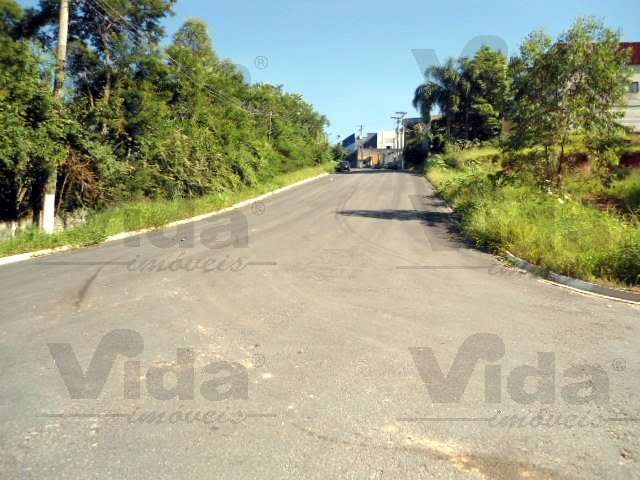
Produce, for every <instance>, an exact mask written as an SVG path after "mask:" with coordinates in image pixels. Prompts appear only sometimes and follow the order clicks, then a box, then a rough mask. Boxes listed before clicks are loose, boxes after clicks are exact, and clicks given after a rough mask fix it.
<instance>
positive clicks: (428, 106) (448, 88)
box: [413, 59, 462, 136]
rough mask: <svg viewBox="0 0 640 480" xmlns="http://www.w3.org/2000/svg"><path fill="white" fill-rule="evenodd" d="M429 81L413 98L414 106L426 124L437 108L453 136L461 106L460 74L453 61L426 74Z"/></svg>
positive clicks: (449, 133)
mask: <svg viewBox="0 0 640 480" xmlns="http://www.w3.org/2000/svg"><path fill="white" fill-rule="evenodd" d="M425 76H426V78H427V81H426V82H425V83H423V84H422V85H420V86H419V87H418V88H417V89H416V91H415V93H414V96H413V106H414V107H415V108H417V109H418V110H419V111H420V113H421V115H422V118H423V119H424V120H425V122H427V123H430V122H431V112H432V110H433V108H434V107H435V106H437V107H438V108H439V109H440V111H441V112H442V114H443V115H444V116H445V119H446V124H447V127H446V128H447V134H448V135H449V136H451V134H452V126H453V122H454V118H455V115H456V114H457V113H458V108H459V105H460V90H461V87H460V83H461V81H462V79H461V77H460V73H459V71H458V68H457V66H456V63H455V62H454V60H453V59H449V60H447V62H446V63H445V64H444V65H442V66H433V67H430V68H428V69H427V71H426V72H425Z"/></svg>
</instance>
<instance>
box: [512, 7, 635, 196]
mask: <svg viewBox="0 0 640 480" xmlns="http://www.w3.org/2000/svg"><path fill="white" fill-rule="evenodd" d="M619 45H620V33H619V32H616V31H613V30H611V29H608V28H605V27H604V26H603V24H602V23H601V22H599V21H597V20H594V19H590V18H587V19H579V20H577V21H576V23H575V24H574V25H573V27H572V28H571V29H570V30H569V31H568V32H566V33H564V34H562V35H561V36H560V38H559V39H558V41H557V42H554V41H553V40H552V39H551V38H550V37H549V36H548V35H546V34H544V33H542V32H536V33H534V34H532V35H530V36H529V38H528V39H527V40H526V41H525V42H524V44H523V46H522V48H521V55H520V58H518V59H516V60H514V61H513V62H512V66H511V69H512V72H513V79H514V80H513V82H514V104H513V112H512V121H513V124H514V128H513V132H512V135H511V137H510V142H509V146H510V148H511V149H512V150H514V149H520V148H523V147H535V146H538V145H541V146H542V149H543V153H542V156H541V158H542V160H543V162H544V172H545V177H546V180H547V181H548V182H553V183H554V184H555V185H556V186H558V187H559V186H560V185H561V183H562V174H563V170H564V167H565V165H566V162H567V146H568V145H569V143H570V142H571V141H572V139H575V138H582V139H584V140H585V141H586V146H587V148H589V150H590V152H591V153H592V154H595V155H596V158H599V159H600V160H601V161H603V162H605V163H606V165H603V166H601V168H604V169H605V170H608V169H609V168H610V164H611V162H612V160H613V158H614V157H615V156H613V155H611V154H610V153H611V147H612V145H613V144H614V143H615V141H614V140H615V138H616V136H617V135H618V134H619V133H620V131H621V127H620V126H619V125H618V123H617V121H618V120H619V118H620V116H621V114H620V113H618V112H617V111H616V108H615V107H617V106H619V105H621V104H622V102H623V99H624V93H625V89H626V87H627V85H628V81H629V74H630V71H629V67H628V63H629V56H628V52H625V51H623V50H621V49H620V46H619Z"/></svg>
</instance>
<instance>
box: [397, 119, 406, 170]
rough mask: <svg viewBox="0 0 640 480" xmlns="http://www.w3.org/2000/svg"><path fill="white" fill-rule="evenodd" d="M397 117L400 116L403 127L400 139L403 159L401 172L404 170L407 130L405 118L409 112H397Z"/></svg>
mask: <svg viewBox="0 0 640 480" xmlns="http://www.w3.org/2000/svg"><path fill="white" fill-rule="evenodd" d="M396 115H400V122H402V125H401V137H400V138H401V139H400V155H401V158H402V164H401V166H400V169H401V170H404V134H405V129H404V117H406V116H407V112H396Z"/></svg>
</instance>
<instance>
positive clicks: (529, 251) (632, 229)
mask: <svg viewBox="0 0 640 480" xmlns="http://www.w3.org/2000/svg"><path fill="white" fill-rule="evenodd" d="M505 160H506V157H503V156H502V154H501V153H500V151H499V150H497V149H495V148H493V147H485V148H481V149H470V150H466V151H463V152H450V153H448V154H443V155H437V156H435V157H434V158H432V159H431V161H430V162H429V167H428V171H427V176H428V178H429V180H430V181H431V182H432V183H433V184H434V185H435V186H436V187H437V188H438V190H439V192H440V193H441V194H442V195H443V196H444V197H445V198H446V199H447V200H448V201H450V202H451V203H452V204H453V205H454V207H455V208H456V210H457V211H459V212H460V213H462V214H463V215H462V218H463V219H462V227H463V229H464V230H465V231H466V233H467V234H469V235H470V237H472V238H473V239H475V241H476V242H478V244H480V245H483V246H488V247H491V248H495V249H498V250H504V249H506V250H509V251H511V252H512V253H513V254H515V255H518V256H520V257H522V258H526V259H527V260H529V261H531V262H533V263H535V264H537V265H540V266H541V267H544V268H547V269H549V270H552V271H555V272H558V273H563V274H565V275H571V276H576V277H579V278H583V279H586V280H589V281H605V282H608V283H613V284H618V285H620V284H622V285H638V284H640V216H639V215H638V212H640V172H631V171H629V170H623V169H621V170H618V171H617V172H616V178H617V179H616V180H615V181H614V182H613V183H612V184H611V186H610V187H604V186H602V184H601V183H600V182H598V181H596V180H594V178H593V176H591V175H590V174H585V173H580V172H575V173H574V174H573V175H572V176H571V178H570V179H568V180H567V182H566V183H565V188H564V190H563V192H562V193H559V192H556V191H554V190H551V189H549V190H546V191H545V190H542V189H540V188H539V187H538V186H536V185H532V184H531V183H530V182H528V181H527V180H526V179H523V177H522V176H521V175H519V174H518V173H514V172H509V171H508V170H505V169H504V168H503V162H504V161H505ZM585 182H592V185H591V186H588V185H587V183H585ZM593 185H597V188H594V187H593ZM594 192H595V195H594ZM598 198H599V199H610V200H617V201H618V202H619V204H618V207H620V206H623V207H622V208H623V209H624V210H620V209H619V208H617V207H616V206H615V203H614V202H603V203H598V202H597V201H595V200H596V199H598Z"/></svg>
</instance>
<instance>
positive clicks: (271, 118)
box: [269, 112, 273, 141]
mask: <svg viewBox="0 0 640 480" xmlns="http://www.w3.org/2000/svg"><path fill="white" fill-rule="evenodd" d="M272 129H273V112H269V141H271V133H272V132H271V130H272Z"/></svg>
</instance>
